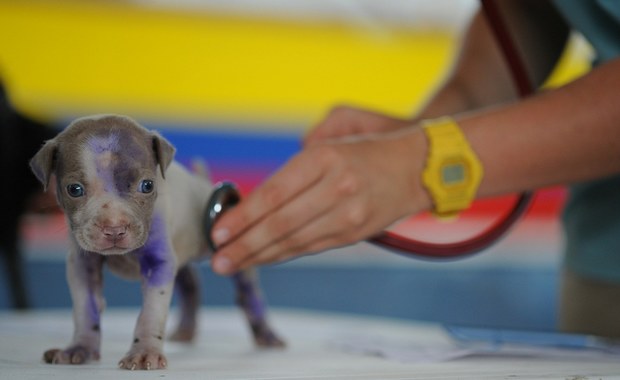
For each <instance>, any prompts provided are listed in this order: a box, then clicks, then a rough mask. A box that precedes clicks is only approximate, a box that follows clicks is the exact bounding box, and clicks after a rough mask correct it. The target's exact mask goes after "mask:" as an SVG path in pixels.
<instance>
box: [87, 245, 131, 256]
mask: <svg viewBox="0 0 620 380" xmlns="http://www.w3.org/2000/svg"><path fill="white" fill-rule="evenodd" d="M136 248H138V247H128V246H123V245H120V244H118V245H117V244H112V245H107V246H103V247H101V248H98V249H96V250H95V251H96V252H98V253H99V254H102V255H124V254H126V253H129V252H131V251H133V250H135V249H136Z"/></svg>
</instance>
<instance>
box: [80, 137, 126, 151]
mask: <svg viewBox="0 0 620 380" xmlns="http://www.w3.org/2000/svg"><path fill="white" fill-rule="evenodd" d="M119 141H120V137H119V135H118V133H110V134H109V135H105V136H93V137H91V138H90V139H89V140H88V147H89V148H90V150H91V151H92V152H93V153H95V154H102V153H106V152H111V153H116V152H118V151H119V149H120V144H119Z"/></svg>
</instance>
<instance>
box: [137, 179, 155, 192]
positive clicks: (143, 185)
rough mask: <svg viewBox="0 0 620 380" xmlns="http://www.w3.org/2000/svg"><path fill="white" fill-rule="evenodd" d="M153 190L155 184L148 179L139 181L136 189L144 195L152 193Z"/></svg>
mask: <svg viewBox="0 0 620 380" xmlns="http://www.w3.org/2000/svg"><path fill="white" fill-rule="evenodd" d="M154 189H155V184H154V183H153V181H152V180H150V179H145V180H143V181H141V182H140V186H139V187H138V190H139V191H140V192H141V193H144V194H148V193H152V192H153V190H154Z"/></svg>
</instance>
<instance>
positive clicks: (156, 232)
mask: <svg viewBox="0 0 620 380" xmlns="http://www.w3.org/2000/svg"><path fill="white" fill-rule="evenodd" d="M139 255H140V256H139V260H140V272H141V273H142V277H143V278H144V279H145V280H146V283H147V284H148V285H149V286H161V285H164V284H166V283H168V282H170V281H172V280H173V279H174V264H173V258H172V252H171V251H170V243H169V241H168V235H167V234H166V225H165V223H164V220H163V218H162V217H161V216H160V215H159V214H155V215H153V221H152V222H151V231H150V232H149V237H148V239H147V241H146V244H144V247H142V248H141V249H140V253H139Z"/></svg>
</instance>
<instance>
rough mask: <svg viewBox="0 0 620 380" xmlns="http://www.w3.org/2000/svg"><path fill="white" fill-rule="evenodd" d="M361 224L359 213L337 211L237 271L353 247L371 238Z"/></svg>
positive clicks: (289, 237)
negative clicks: (343, 247) (352, 245)
mask: <svg viewBox="0 0 620 380" xmlns="http://www.w3.org/2000/svg"><path fill="white" fill-rule="evenodd" d="M347 214H348V215H347ZM363 224H366V221H365V220H363V219H361V218H360V215H359V213H351V209H350V208H349V207H339V208H338V209H337V210H335V211H334V212H331V213H328V214H323V215H321V217H319V218H316V219H315V220H313V221H312V222H311V223H308V224H306V225H304V226H302V227H301V228H299V229H297V230H295V231H294V232H292V233H291V234H289V235H287V236H285V237H283V238H282V239H280V240H278V241H276V242H274V243H273V244H272V245H270V246H269V247H266V248H265V249H263V250H261V251H259V252H257V253H256V254H255V255H252V256H249V257H247V258H246V260H244V261H243V262H242V263H240V264H239V268H240V269H245V268H248V267H251V266H256V265H262V264H268V263H278V262H282V261H286V260H290V259H293V258H296V257H300V256H305V255H309V254H313V253H317V252H320V251H324V250H327V249H333V248H337V247H342V246H345V245H349V244H352V243H355V242H357V241H358V240H360V239H363V238H364V237H365V236H366V235H368V236H369V235H370V234H371V232H367V231H366V228H363V227H362V225H363Z"/></svg>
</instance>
